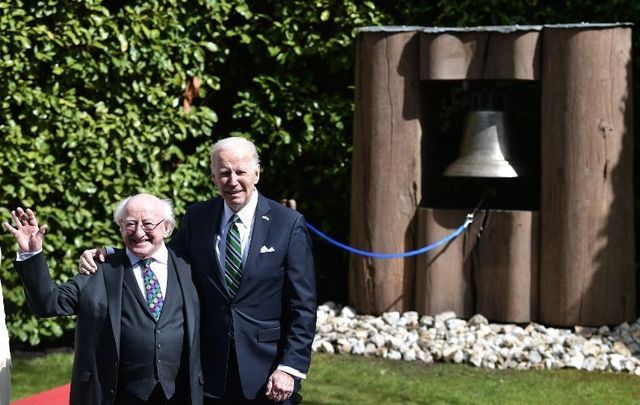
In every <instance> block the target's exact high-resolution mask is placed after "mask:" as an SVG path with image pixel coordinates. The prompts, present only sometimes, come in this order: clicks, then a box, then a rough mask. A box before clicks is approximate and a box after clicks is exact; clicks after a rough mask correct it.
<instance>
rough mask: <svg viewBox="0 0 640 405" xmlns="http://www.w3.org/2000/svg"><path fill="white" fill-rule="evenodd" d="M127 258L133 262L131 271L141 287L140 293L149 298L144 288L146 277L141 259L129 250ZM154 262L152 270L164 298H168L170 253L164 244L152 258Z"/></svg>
mask: <svg viewBox="0 0 640 405" xmlns="http://www.w3.org/2000/svg"><path fill="white" fill-rule="evenodd" d="M126 251H127V257H128V258H129V261H130V262H131V265H132V267H131V269H132V270H133V275H134V276H135V278H136V281H137V282H138V287H140V291H141V292H142V296H143V297H146V296H147V291H146V290H145V288H144V277H142V263H140V260H142V259H140V258H139V257H137V256H136V255H134V254H133V253H131V251H130V250H129V249H128V248H127V250H126ZM151 258H152V259H153V261H152V262H151V270H152V271H153V273H154V274H155V275H156V278H157V279H158V283H159V284H160V290H161V291H162V298H164V299H166V298H167V278H168V271H167V269H168V267H167V266H168V265H169V251H168V250H167V247H166V246H165V244H164V242H162V245H160V248H159V249H158V250H157V251H156V252H155V253H154V254H153V256H151Z"/></svg>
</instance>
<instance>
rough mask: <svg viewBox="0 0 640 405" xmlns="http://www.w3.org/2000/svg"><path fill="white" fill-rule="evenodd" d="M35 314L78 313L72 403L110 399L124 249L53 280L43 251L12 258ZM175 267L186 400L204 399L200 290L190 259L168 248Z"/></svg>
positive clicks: (114, 375)
mask: <svg viewBox="0 0 640 405" xmlns="http://www.w3.org/2000/svg"><path fill="white" fill-rule="evenodd" d="M14 265H15V267H16V269H17V270H18V273H19V274H20V278H21V279H22V282H23V284H24V290H25V295H26V297H27V302H28V303H29V307H30V308H31V311H33V313H34V314H35V315H36V316H40V317H48V316H55V315H77V316H78V317H77V322H76V333H75V353H74V354H75V355H74V360H73V371H72V375H71V398H70V403H71V404H77V405H86V404H96V405H104V404H112V403H113V401H114V397H115V393H116V384H117V379H118V362H119V360H120V356H119V353H120V322H121V313H122V312H121V311H122V288H123V278H124V271H125V269H127V268H130V267H131V264H130V263H129V260H128V259H127V256H126V254H125V253H124V250H119V251H116V254H114V255H110V256H109V257H108V259H107V261H106V262H105V263H98V267H100V271H98V272H96V274H95V275H82V274H79V275H76V276H75V277H73V278H70V279H69V280H67V281H66V282H65V283H62V284H60V285H56V284H55V283H54V282H53V281H52V280H51V276H50V275H49V268H48V267H47V263H46V260H45V257H44V254H42V253H39V254H37V255H35V256H33V257H31V258H29V259H27V260H25V261H21V262H18V261H16V262H14ZM171 268H175V270H176V275H177V279H178V284H179V287H180V288H181V289H182V295H183V300H184V314H185V319H184V322H185V325H186V327H187V334H186V335H185V337H184V339H185V341H184V344H185V349H187V350H188V358H189V387H190V399H191V400H190V402H189V403H190V404H194V405H199V404H202V401H203V399H202V397H203V393H202V389H203V378H202V372H201V367H200V329H199V326H200V324H199V320H200V314H199V302H198V294H197V292H196V290H195V287H194V285H193V282H192V279H191V271H190V268H189V265H188V264H187V263H185V261H184V260H182V259H180V258H179V257H176V255H175V254H174V253H173V252H171V249H169V269H171Z"/></svg>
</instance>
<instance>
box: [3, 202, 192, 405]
mask: <svg viewBox="0 0 640 405" xmlns="http://www.w3.org/2000/svg"><path fill="white" fill-rule="evenodd" d="M11 216H12V218H13V220H14V222H15V228H14V227H13V226H11V225H10V224H9V223H7V222H5V223H4V227H5V228H6V229H7V230H8V231H9V232H11V233H12V234H13V236H14V237H15V238H16V241H17V243H18V247H19V257H18V259H17V261H16V262H15V267H16V268H17V270H18V273H19V275H20V278H21V279H22V282H23V284H24V288H25V293H26V297H27V301H28V303H29V306H30V308H31V310H32V311H33V312H34V313H35V314H36V315H38V316H54V315H77V316H78V318H77V325H76V337H75V357H74V366H73V374H72V378H71V403H72V404H83V405H84V404H149V405H151V404H153V405H156V404H176V405H177V404H185V403H190V404H201V403H202V395H203V394H202V389H203V385H202V384H203V379H202V375H201V374H202V373H201V367H200V330H199V322H200V318H199V302H198V296H197V293H196V290H195V287H194V285H193V282H192V279H191V269H190V267H189V265H188V264H187V263H186V262H185V261H184V260H183V259H180V258H178V257H177V256H176V255H175V254H174V253H173V252H172V251H171V250H170V249H167V247H166V246H165V244H164V238H165V237H168V236H169V235H170V234H171V232H172V230H173V228H174V225H175V220H174V217H173V212H172V209H171V204H170V202H168V201H166V200H161V199H159V198H157V197H155V196H153V195H150V194H138V195H136V196H133V197H129V198H127V199H125V200H123V201H122V202H121V203H120V204H119V205H118V207H117V208H116V210H115V212H114V222H115V223H116V224H117V225H118V227H119V228H120V233H121V235H122V239H123V241H124V244H125V246H126V249H124V250H118V251H116V252H115V254H113V255H111V256H110V257H109V260H108V261H107V262H106V263H104V264H101V265H100V267H101V271H100V272H99V274H98V275H96V276H86V275H77V276H75V277H73V278H71V279H69V280H68V281H67V282H65V283H62V284H60V285H56V284H54V283H53V281H52V280H51V277H50V276H49V271H48V268H47V264H46V261H45V258H44V255H43V254H42V242H43V239H44V235H45V232H46V229H47V228H46V226H40V227H39V226H38V221H37V218H36V216H35V214H34V213H33V211H31V210H30V209H27V210H23V209H22V208H18V209H16V210H15V211H12V212H11Z"/></svg>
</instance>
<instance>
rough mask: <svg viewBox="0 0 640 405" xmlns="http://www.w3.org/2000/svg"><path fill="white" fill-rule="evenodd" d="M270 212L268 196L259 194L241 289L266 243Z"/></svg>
mask: <svg viewBox="0 0 640 405" xmlns="http://www.w3.org/2000/svg"><path fill="white" fill-rule="evenodd" d="M270 212H271V207H270V206H269V202H268V201H267V199H266V198H264V197H262V195H261V194H258V205H257V206H256V212H255V216H254V218H253V232H252V234H251V241H250V243H249V253H248V254H247V261H246V263H245V266H244V269H243V272H242V282H241V283H240V290H242V284H243V283H244V282H245V280H246V279H247V278H248V277H250V276H251V273H252V272H253V271H254V269H255V268H256V261H257V260H258V256H260V247H261V246H264V245H265V240H266V237H267V232H268V231H269V227H270V226H271V216H270V215H269V213H270ZM238 292H240V291H238Z"/></svg>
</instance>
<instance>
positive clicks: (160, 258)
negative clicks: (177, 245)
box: [126, 242, 169, 266]
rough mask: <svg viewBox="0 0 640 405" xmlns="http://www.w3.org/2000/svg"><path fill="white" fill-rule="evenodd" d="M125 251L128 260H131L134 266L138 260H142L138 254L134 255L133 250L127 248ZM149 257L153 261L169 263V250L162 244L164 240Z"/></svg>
mask: <svg viewBox="0 0 640 405" xmlns="http://www.w3.org/2000/svg"><path fill="white" fill-rule="evenodd" d="M126 252H127V257H128V258H129V262H131V265H132V266H135V265H136V264H138V262H139V261H140V260H142V259H141V258H139V257H138V256H136V255H134V254H133V252H131V251H130V250H129V248H127V249H126ZM151 258H152V259H153V260H154V261H156V262H160V263H162V264H165V265H166V264H167V263H169V251H168V250H167V246H166V245H165V244H164V242H162V244H161V245H160V247H159V248H158V250H157V251H156V252H155V253H154V254H153V255H151Z"/></svg>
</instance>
